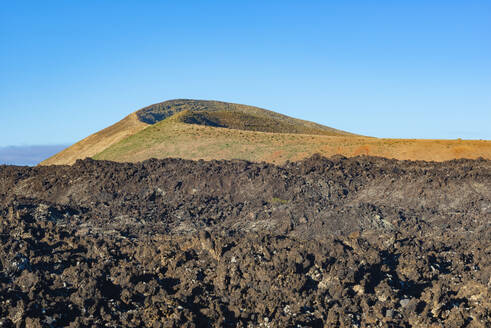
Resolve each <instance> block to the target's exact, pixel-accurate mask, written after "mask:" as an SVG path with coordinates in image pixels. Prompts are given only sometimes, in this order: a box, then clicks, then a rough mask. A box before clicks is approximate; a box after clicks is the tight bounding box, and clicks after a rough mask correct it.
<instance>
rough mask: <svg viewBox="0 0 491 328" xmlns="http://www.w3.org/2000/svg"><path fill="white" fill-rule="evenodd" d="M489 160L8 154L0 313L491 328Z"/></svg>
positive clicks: (182, 323) (14, 322)
mask: <svg viewBox="0 0 491 328" xmlns="http://www.w3.org/2000/svg"><path fill="white" fill-rule="evenodd" d="M490 216H491V161H489V160H484V159H477V160H453V161H447V162H440V163H436V162H410V161H396V160H389V159H383V158H376V157H354V158H344V157H340V156H338V157H332V158H329V159H328V158H323V157H320V156H314V157H311V158H308V159H305V160H303V161H299V162H291V163H286V164H284V165H282V166H276V165H272V164H268V163H251V162H246V161H238V160H237V161H210V162H205V161H189V160H182V159H165V160H147V161H145V162H142V163H136V164H132V163H114V162H107V161H94V160H90V159H89V160H79V161H77V162H76V163H75V164H74V165H73V166H46V167H35V168H29V167H13V166H0V217H1V220H0V224H1V225H0V243H1V247H0V252H1V253H0V262H1V264H0V265H1V266H0V318H3V319H0V326H1V327H13V326H15V327H48V326H50V327H64V326H71V327H95V326H97V327H101V326H107V327H119V326H126V327H144V326H146V327H381V326H382V327H489V322H490V310H491V304H490V299H491V298H490V296H491V295H490V285H491V280H490V276H491V263H490V259H491V254H490V252H491V244H490V240H491V229H490Z"/></svg>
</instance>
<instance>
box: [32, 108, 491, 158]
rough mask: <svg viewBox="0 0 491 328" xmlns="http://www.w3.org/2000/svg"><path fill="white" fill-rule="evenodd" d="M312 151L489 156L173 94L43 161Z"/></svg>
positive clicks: (487, 144)
mask: <svg viewBox="0 0 491 328" xmlns="http://www.w3.org/2000/svg"><path fill="white" fill-rule="evenodd" d="M317 153H318V154H320V155H322V156H326V157H329V156H333V155H343V156H346V157H352V156H358V155H370V156H380V157H386V158H395V159H399V160H426V161H445V160H451V159H457V158H479V157H483V158H487V159H491V141H488V140H462V139H453V140H440V139H390V138H376V137H367V136H361V135H357V134H354V133H351V132H347V131H342V130H338V129H335V128H332V127H328V126H324V125H321V124H317V123H314V122H309V121H304V120H300V119H296V118H293V117H289V116H286V115H282V114H279V113H277V112H274V111H271V110H267V109H263V108H259V107H254V106H248V105H242V104H234V103H227V102H222V101H216V100H194V99H174V100H168V101H164V102H161V103H156V104H153V105H150V106H147V107H144V108H142V109H140V110H137V111H135V112H133V113H131V114H130V115H128V116H126V117H125V118H123V119H122V120H121V121H119V122H117V123H115V124H113V125H111V126H109V127H107V128H105V129H103V130H101V131H99V132H96V133H94V134H92V135H90V136H88V137H86V138H84V139H82V140H81V141H79V142H77V143H75V144H74V145H72V146H70V147H68V148H66V149H64V150H63V151H61V152H59V153H57V154H56V155H54V156H52V157H50V158H48V159H46V160H44V161H43V162H41V163H40V165H53V164H55V165H65V164H73V163H74V162H75V161H76V160H77V159H84V158H88V157H89V158H93V159H97V160H110V161H116V162H139V161H144V160H146V159H150V158H167V157H175V158H183V159H192V160H198V159H204V160H222V159H225V160H226V159H243V160H248V161H253V162H261V161H265V162H269V163H275V164H282V163H284V162H286V161H296V160H301V159H304V158H306V157H310V156H312V155H313V154H317Z"/></svg>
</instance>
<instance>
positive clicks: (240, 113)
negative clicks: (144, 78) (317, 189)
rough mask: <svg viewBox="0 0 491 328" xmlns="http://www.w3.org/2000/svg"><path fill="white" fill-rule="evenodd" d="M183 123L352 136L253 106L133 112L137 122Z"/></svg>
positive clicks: (165, 106)
mask: <svg viewBox="0 0 491 328" xmlns="http://www.w3.org/2000/svg"><path fill="white" fill-rule="evenodd" d="M178 113H179V114H182V113H186V114H185V115H183V116H180V115H178V116H177V117H180V121H181V122H184V123H191V124H200V125H209V126H215V127H227V128H230V129H238V130H251V131H263V132H276V133H305V134H322V135H345V136H349V135H354V134H352V133H349V132H346V131H341V130H337V129H333V128H330V127H328V126H324V125H321V124H317V123H313V122H309V121H304V120H299V119H296V118H292V117H289V116H286V115H282V114H278V113H275V112H273V111H270V110H267V109H262V108H259V107H254V106H247V105H240V104H233V103H226V102H221V101H214V100H192V99H176V100H169V101H165V102H162V103H158V104H154V105H151V106H148V107H145V108H143V109H140V110H139V111H137V112H136V115H137V116H138V119H139V120H140V121H142V122H145V123H147V124H155V123H158V122H160V121H162V120H165V119H169V118H171V117H172V116H174V115H176V114H178Z"/></svg>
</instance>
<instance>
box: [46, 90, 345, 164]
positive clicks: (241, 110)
mask: <svg viewBox="0 0 491 328" xmlns="http://www.w3.org/2000/svg"><path fill="white" fill-rule="evenodd" d="M163 121H165V123H166V124H165V125H158V123H163ZM183 124H184V125H188V126H187V129H186V127H183V126H180V127H181V128H184V130H188V129H191V130H192V127H190V126H189V125H201V126H206V127H212V128H226V129H233V130H244V131H255V132H269V133H288V134H308V135H326V136H351V135H354V134H351V133H349V132H345V131H341V130H337V129H333V128H330V127H327V126H324V125H321V124H317V123H313V122H309V121H304V120H299V119H296V118H292V117H289V116H286V115H282V114H279V113H276V112H273V111H270V110H266V109H262V108H259V107H254V106H247V105H240V104H233V103H227V102H221V101H212V100H193V99H175V100H168V101H164V102H161V103H157V104H153V105H150V106H147V107H144V108H142V109H140V110H138V111H136V112H134V113H132V114H130V115H128V116H126V117H125V118H124V119H122V120H121V121H119V122H117V123H115V124H113V125H111V126H109V127H107V128H105V129H103V130H101V131H99V132H96V133H94V134H92V135H90V136H88V137H87V138H85V139H83V140H81V141H79V142H77V143H75V144H74V145H72V146H70V147H68V148H66V149H64V150H63V151H61V152H60V153H58V154H56V155H54V156H52V157H50V158H48V159H47V160H45V161H43V162H42V163H41V165H51V164H58V165H61V164H73V163H74V162H75V161H76V160H77V159H84V158H87V157H94V156H95V157H99V158H103V159H112V160H116V161H117V160H118V159H119V158H118V156H115V157H111V158H105V156H104V155H102V156H97V155H98V154H100V153H103V152H105V154H113V155H115V150H114V149H111V147H112V146H116V145H117V144H118V143H120V142H122V141H123V140H125V139H127V138H131V137H134V138H132V139H130V141H131V140H133V141H135V140H138V141H139V142H138V145H134V147H133V148H138V147H143V148H141V149H138V150H140V151H144V150H145V149H146V147H147V146H149V145H148V144H147V143H146V141H149V140H153V141H155V140H156V139H159V135H160V137H163V139H164V140H162V141H165V135H166V133H165V132H164V133H162V131H161V128H162V127H164V126H165V127H166V128H167V129H168V130H169V128H172V127H174V128H175V127H176V126H179V125H183ZM154 125H157V126H158V128H156V129H152V130H150V131H146V132H145V133H144V134H142V135H139V133H140V132H142V131H143V130H145V129H147V128H149V127H151V126H154ZM171 130H172V129H171ZM181 132H182V133H183V134H182V136H185V135H187V133H186V132H189V131H181ZM142 137H149V138H150V139H149V140H142ZM127 143H128V141H126V142H124V143H123V145H124V144H127ZM151 143H152V145H155V142H151ZM116 149H119V148H118V147H117V146H116ZM133 150H135V149H133ZM146 150H148V149H146ZM150 153H151V152H150ZM119 155H123V154H119ZM156 157H160V156H158V155H157V156H156ZM125 159H126V160H129V161H132V160H131V158H126V157H125ZM138 159H141V158H138Z"/></svg>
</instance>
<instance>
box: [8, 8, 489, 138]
mask: <svg viewBox="0 0 491 328" xmlns="http://www.w3.org/2000/svg"><path fill="white" fill-rule="evenodd" d="M173 98H197V99H216V100H223V101H231V102H237V103H244V104H249V105H256V106H260V107H264V108H268V109H272V110H276V111H278V112H281V113H284V114H287V115H291V116H294V117H299V118H303V119H307V120H312V121H316V122H319V123H322V124H326V125H329V126H332V127H335V128H339V129H345V130H348V131H352V132H355V133H359V134H364V135H371V136H377V137H401V138H411V137H414V138H451V139H453V138H459V137H460V138H465V139H491V1H472V0H470V1H451V0H450V1H449V0H447V1H416V0H414V1H327V0H324V1H285V0H283V1H136V0H135V1H50V0H46V1H2V3H1V4H0V123H1V128H0V146H6V145H29V144H66V143H71V142H74V141H77V140H79V139H81V138H83V137H85V136H87V135H88V134H90V133H93V132H95V131H98V130H100V129H102V128H104V127H106V126H108V125H110V124H112V123H114V122H116V121H118V120H119V119H121V118H123V117H124V116H125V115H127V114H128V113H130V112H133V111H135V110H137V109H139V108H141V107H143V106H146V105H149V104H152V103H155V102H160V101H164V100H168V99H173Z"/></svg>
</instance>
